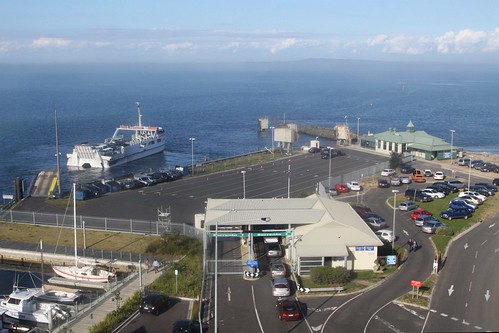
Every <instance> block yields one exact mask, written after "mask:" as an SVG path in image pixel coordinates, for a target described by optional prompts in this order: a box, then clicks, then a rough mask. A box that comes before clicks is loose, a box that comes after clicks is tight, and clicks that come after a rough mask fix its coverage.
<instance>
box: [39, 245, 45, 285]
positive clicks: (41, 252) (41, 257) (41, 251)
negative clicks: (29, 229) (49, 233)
mask: <svg viewBox="0 0 499 333" xmlns="http://www.w3.org/2000/svg"><path fill="white" fill-rule="evenodd" d="M40 259H41V261H42V290H45V285H44V284H45V278H44V276H43V273H44V272H43V241H42V240H41V239H40Z"/></svg>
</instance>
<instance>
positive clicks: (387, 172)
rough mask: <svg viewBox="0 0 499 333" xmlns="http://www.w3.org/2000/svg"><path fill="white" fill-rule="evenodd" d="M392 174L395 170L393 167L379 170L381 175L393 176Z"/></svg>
mask: <svg viewBox="0 0 499 333" xmlns="http://www.w3.org/2000/svg"><path fill="white" fill-rule="evenodd" d="M394 174H395V170H393V169H383V170H381V175H382V176H385V177H390V176H393V175H394Z"/></svg>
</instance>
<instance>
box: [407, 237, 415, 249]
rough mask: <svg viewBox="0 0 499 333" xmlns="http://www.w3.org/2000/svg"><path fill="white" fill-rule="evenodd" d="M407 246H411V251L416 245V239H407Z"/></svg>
mask: <svg viewBox="0 0 499 333" xmlns="http://www.w3.org/2000/svg"><path fill="white" fill-rule="evenodd" d="M407 246H408V247H409V252H412V248H413V247H414V241H413V240H412V238H409V240H408V241H407Z"/></svg>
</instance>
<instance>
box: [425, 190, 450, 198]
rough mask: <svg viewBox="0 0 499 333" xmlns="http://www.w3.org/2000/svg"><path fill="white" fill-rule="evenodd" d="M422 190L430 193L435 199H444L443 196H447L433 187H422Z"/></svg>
mask: <svg viewBox="0 0 499 333" xmlns="http://www.w3.org/2000/svg"><path fill="white" fill-rule="evenodd" d="M421 192H423V193H425V194H427V195H429V196H430V197H432V198H433V199H442V198H445V193H442V192H438V191H437V190H435V189H432V188H425V189H422V190H421Z"/></svg>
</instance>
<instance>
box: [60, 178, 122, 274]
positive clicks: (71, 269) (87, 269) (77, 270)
mask: <svg viewBox="0 0 499 333" xmlns="http://www.w3.org/2000/svg"><path fill="white" fill-rule="evenodd" d="M72 193H73V211H74V214H73V215H74V216H73V220H74V221H73V229H74V256H75V257H74V266H52V269H53V270H54V272H55V273H56V274H57V275H59V276H60V277H63V278H65V279H69V280H77V281H90V282H109V281H111V280H112V279H113V278H114V277H115V272H114V271H113V272H110V271H108V270H105V269H102V268H100V267H99V266H98V265H89V264H84V265H82V266H81V267H80V266H79V265H78V251H77V250H78V247H77V236H76V195H75V194H76V184H73V191H72Z"/></svg>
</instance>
